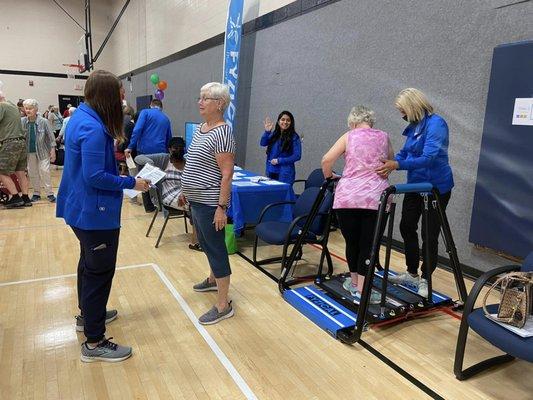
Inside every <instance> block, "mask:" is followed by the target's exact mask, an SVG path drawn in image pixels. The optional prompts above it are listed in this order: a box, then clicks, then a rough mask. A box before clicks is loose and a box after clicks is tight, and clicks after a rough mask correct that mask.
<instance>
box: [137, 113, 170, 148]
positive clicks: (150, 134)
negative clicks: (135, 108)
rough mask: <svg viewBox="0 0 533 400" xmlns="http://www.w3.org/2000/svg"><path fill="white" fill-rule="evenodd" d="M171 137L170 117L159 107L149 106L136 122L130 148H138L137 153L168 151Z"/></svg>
mask: <svg viewBox="0 0 533 400" xmlns="http://www.w3.org/2000/svg"><path fill="white" fill-rule="evenodd" d="M171 138H172V130H171V128H170V120H169V119H168V117H167V116H166V115H165V114H164V113H163V111H162V110H161V109H159V108H147V109H144V110H142V111H141V112H140V114H139V118H138V119H137V121H136V122H135V128H133V133H132V134H131V139H130V144H129V146H128V149H130V150H137V154H157V153H168V142H169V141H170V139H171Z"/></svg>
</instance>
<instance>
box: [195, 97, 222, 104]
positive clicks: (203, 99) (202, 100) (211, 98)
mask: <svg viewBox="0 0 533 400" xmlns="http://www.w3.org/2000/svg"><path fill="white" fill-rule="evenodd" d="M206 100H219V98H218V97H197V98H196V101H198V102H200V101H201V102H202V103H205V101H206Z"/></svg>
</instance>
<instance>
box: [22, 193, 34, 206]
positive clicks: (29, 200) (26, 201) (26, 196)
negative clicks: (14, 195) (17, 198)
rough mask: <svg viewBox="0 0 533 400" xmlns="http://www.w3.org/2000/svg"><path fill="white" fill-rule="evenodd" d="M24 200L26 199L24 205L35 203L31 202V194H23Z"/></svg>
mask: <svg viewBox="0 0 533 400" xmlns="http://www.w3.org/2000/svg"><path fill="white" fill-rule="evenodd" d="M22 200H23V201H24V207H31V206H32V205H33V204H32V203H31V199H30V196H28V195H27V194H23V195H22Z"/></svg>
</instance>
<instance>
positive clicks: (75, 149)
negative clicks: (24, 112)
mask: <svg viewBox="0 0 533 400" xmlns="http://www.w3.org/2000/svg"><path fill="white" fill-rule="evenodd" d="M113 144H114V143H113V138H112V137H111V135H110V134H109V133H108V132H107V129H106V127H105V125H104V123H103V122H102V120H101V119H100V117H99V115H98V114H97V113H96V111H94V110H93V109H92V108H91V107H89V105H88V104H85V103H82V104H81V105H80V106H79V108H78V110H77V111H76V112H75V113H74V114H72V117H70V121H69V123H68V125H67V132H66V142H65V165H64V169H63V177H62V178H61V184H60V185H59V191H58V193H57V208H56V216H57V217H59V218H64V219H65V222H66V223H67V224H68V225H70V226H73V227H75V228H78V229H84V230H89V231H92V230H109V229H117V228H120V210H121V208H122V189H132V188H133V187H134V186H135V178H133V177H131V176H128V177H122V176H119V175H118V171H117V164H116V161H115V152H114V146H113Z"/></svg>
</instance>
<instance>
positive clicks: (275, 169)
mask: <svg viewBox="0 0 533 400" xmlns="http://www.w3.org/2000/svg"><path fill="white" fill-rule="evenodd" d="M273 135H274V132H270V131H265V133H263V136H262V137H261V142H260V144H261V146H268V145H269V143H270V140H271V138H272V136H273ZM274 158H277V159H278V164H277V165H272V164H270V160H272V159H274ZM301 158H302V142H301V140H300V136H298V134H297V133H294V136H293V137H292V151H290V152H288V151H281V140H277V141H276V142H275V143H274V144H273V145H272V147H271V149H270V152H269V153H267V159H266V174H267V175H268V173H269V172H270V173H275V174H279V181H280V182H285V183H288V184H289V185H292V184H293V182H294V179H295V176H296V168H295V167H294V163H295V162H296V161H298V160H300V159H301Z"/></svg>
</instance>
